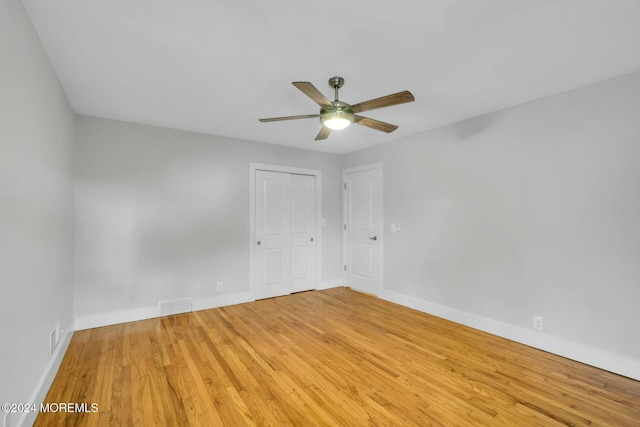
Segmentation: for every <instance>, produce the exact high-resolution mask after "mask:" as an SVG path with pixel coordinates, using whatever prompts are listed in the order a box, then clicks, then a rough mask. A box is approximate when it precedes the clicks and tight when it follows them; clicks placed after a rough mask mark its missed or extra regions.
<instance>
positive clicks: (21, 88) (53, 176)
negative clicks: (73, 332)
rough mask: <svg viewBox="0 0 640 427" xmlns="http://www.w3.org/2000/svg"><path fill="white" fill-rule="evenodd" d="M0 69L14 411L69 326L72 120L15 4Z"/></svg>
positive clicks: (1, 192)
mask: <svg viewBox="0 0 640 427" xmlns="http://www.w3.org/2000/svg"><path fill="white" fill-rule="evenodd" d="M0 64H2V65H1V66H0V336H1V337H2V343H1V344H0V348H2V351H0V402H16V403H17V402H29V401H30V400H31V399H32V398H33V393H34V392H35V391H36V389H37V388H38V384H39V383H40V382H41V381H42V380H43V376H45V373H46V371H48V370H51V369H48V367H49V368H50V365H49V364H50V359H49V333H50V331H51V330H52V329H53V328H54V327H55V326H56V323H58V322H59V323H60V325H61V327H62V328H65V329H66V328H67V327H68V326H69V325H70V323H71V319H72V311H73V310H72V301H73V296H72V295H73V294H72V276H71V265H72V259H71V254H72V237H71V236H72V223H71V220H72V216H71V214H72V179H71V148H72V139H73V129H74V123H73V120H74V116H73V112H72V110H71V108H70V107H69V104H68V103H67V100H66V97H65V95H64V93H63V91H62V89H61V87H60V85H59V84H58V81H57V78H56V76H55V74H54V72H53V69H52V68H51V66H50V64H49V61H48V60H47V57H46V55H45V53H44V51H43V49H42V47H41V45H40V42H39V40H38V37H37V35H36V33H35V31H34V29H33V27H32V26H31V22H30V21H29V18H28V17H27V15H26V13H25V11H24V9H23V7H22V3H21V2H20V1H18V0H3V1H2V2H0ZM53 372H55V368H54V369H53ZM46 387H47V388H48V386H46ZM3 415H4V414H3V413H0V424H1V423H2V416H3ZM17 420H18V416H14V415H12V416H11V419H10V422H11V423H15V422H17Z"/></svg>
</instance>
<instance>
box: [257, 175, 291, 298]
mask: <svg viewBox="0 0 640 427" xmlns="http://www.w3.org/2000/svg"><path fill="white" fill-rule="evenodd" d="M290 186H291V179H290V175H289V174H287V173H278V172H269V171H260V170H259V171H256V218H255V221H256V239H257V241H256V246H257V249H256V282H257V284H258V287H257V294H256V298H269V297H274V296H278V295H286V294H288V293H290V292H291V189H290Z"/></svg>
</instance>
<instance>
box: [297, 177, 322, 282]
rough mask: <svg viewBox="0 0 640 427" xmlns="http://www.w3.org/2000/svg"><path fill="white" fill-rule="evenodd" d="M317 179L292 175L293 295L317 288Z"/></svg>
mask: <svg viewBox="0 0 640 427" xmlns="http://www.w3.org/2000/svg"><path fill="white" fill-rule="evenodd" d="M315 188H316V180H315V176H311V175H291V292H301V291H308V290H310V289H315V287H316V284H315V265H316V235H315V232H316V215H315V213H316V196H315Z"/></svg>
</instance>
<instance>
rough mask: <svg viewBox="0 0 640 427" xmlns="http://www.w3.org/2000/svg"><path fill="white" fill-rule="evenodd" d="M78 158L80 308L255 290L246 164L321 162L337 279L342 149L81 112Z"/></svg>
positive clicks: (325, 273)
mask: <svg viewBox="0 0 640 427" xmlns="http://www.w3.org/2000/svg"><path fill="white" fill-rule="evenodd" d="M310 144H316V142H314V141H311V142H310ZM74 156H75V157H74V165H75V166H74V170H75V181H76V183H75V186H76V187H75V224H76V227H75V231H76V234H75V261H76V262H75V266H76V267H75V290H74V301H75V315H76V316H79V317H82V316H92V315H95V314H99V313H109V312H114V311H121V310H131V309H136V308H138V307H149V306H155V305H156V304H157V301H158V300H164V299H171V298H179V297H185V296H190V297H193V298H211V297H223V296H224V295H225V294H233V293H239V292H246V291H249V268H248V267H249V246H248V245H249V163H250V162H259V163H269V164H277V165H286V166H296V167H304V168H311V169H320V170H321V171H322V217H323V218H326V220H327V224H326V226H325V227H324V228H323V233H322V239H323V251H322V259H323V265H322V266H323V268H322V272H321V277H320V278H321V280H323V281H328V280H335V279H339V278H340V264H341V261H340V204H341V201H340V171H341V166H342V164H341V157H340V156H338V155H334V154H325V153H320V152H315V151H309V150H299V149H292V148H286V147H282V146H276V145H267V144H261V143H254V142H248V141H242V140H234V139H230V138H224V137H216V136H210V135H201V134H196V133H191V132H183V131H177V130H168V129H163V128H158V127H152V126H145V125H139V124H131V123H125V122H119V121H113V120H106V119H98V118H91V117H85V116H80V117H79V118H78V128H77V139H76V145H75V150H74ZM217 281H221V282H223V283H224V291H223V292H222V293H217V292H216V282H217Z"/></svg>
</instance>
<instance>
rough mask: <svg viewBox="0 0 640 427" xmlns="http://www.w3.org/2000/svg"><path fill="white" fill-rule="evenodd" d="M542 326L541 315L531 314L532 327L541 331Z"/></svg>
mask: <svg viewBox="0 0 640 427" xmlns="http://www.w3.org/2000/svg"><path fill="white" fill-rule="evenodd" d="M542 328H543V323H542V316H533V329H537V330H538V331H541V330H542Z"/></svg>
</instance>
